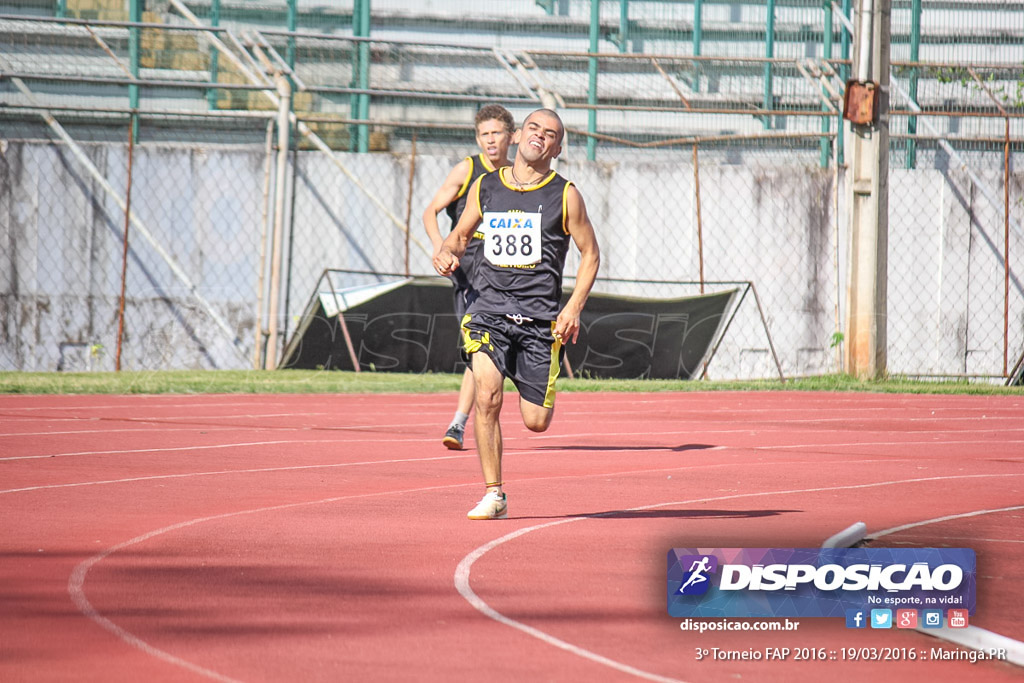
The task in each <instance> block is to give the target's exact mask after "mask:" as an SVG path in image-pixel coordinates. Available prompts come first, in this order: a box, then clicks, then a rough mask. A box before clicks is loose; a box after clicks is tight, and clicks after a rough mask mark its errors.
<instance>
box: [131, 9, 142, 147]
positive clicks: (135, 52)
mask: <svg viewBox="0 0 1024 683" xmlns="http://www.w3.org/2000/svg"><path fill="white" fill-rule="evenodd" d="M144 2H145V0H131V2H130V3H129V5H128V20H129V21H131V22H134V23H138V22H140V21H142V5H143V3H144ZM128 62H129V69H131V72H132V76H134V77H135V78H138V77H139V27H138V26H132V27H131V28H129V29H128ZM128 108H129V109H131V110H132V114H131V118H132V139H133V140H136V141H137V140H138V139H139V117H138V115H136V113H135V110H137V109H138V108H139V86H137V85H135V84H134V83H132V84H130V85H129V86H128Z"/></svg>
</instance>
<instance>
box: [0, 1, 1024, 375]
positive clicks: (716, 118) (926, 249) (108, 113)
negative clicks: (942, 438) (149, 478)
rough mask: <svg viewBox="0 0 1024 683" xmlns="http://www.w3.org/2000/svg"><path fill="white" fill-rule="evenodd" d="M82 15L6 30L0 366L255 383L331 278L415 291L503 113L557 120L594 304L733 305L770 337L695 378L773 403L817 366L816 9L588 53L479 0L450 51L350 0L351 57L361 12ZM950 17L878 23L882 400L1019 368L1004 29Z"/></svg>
mask: <svg viewBox="0 0 1024 683" xmlns="http://www.w3.org/2000/svg"><path fill="white" fill-rule="evenodd" d="M92 1H93V5H89V7H90V9H85V7H86V5H87V3H86V2H85V0H80V2H77V3H76V2H75V1H74V0H67V2H66V3H65V4H64V6H63V8H61V7H60V6H59V3H58V7H57V8H56V10H57V11H51V9H50V7H49V4H47V6H46V8H42V3H36V4H37V5H39V6H40V13H42V12H43V9H45V11H46V13H50V14H56V15H59V14H64V18H62V17H56V18H53V17H50V18H46V17H31V16H28V15H23V16H19V17H15V16H13V15H11V14H8V15H4V16H3V17H2V18H0V60H2V61H0V69H2V71H3V73H2V76H0V138H2V143H0V151H2V154H0V173H2V174H3V178H4V183H3V188H4V191H3V192H2V194H0V231H3V235H4V236H5V238H6V240H7V244H6V245H5V252H6V253H8V254H9V255H10V257H9V258H8V259H7V263H8V264H9V266H8V267H5V268H4V269H3V271H4V274H3V276H2V277H0V302H2V306H3V308H4V311H3V312H4V320H3V325H4V337H3V339H4V342H3V345H2V346H0V367H3V368H4V369H26V370H54V369H63V370H67V369H100V368H102V369H110V368H112V367H115V365H117V364H118V363H120V366H121V367H125V368H131V369H165V368H177V367H244V366H247V365H252V364H259V363H261V362H263V361H265V359H266V358H267V356H268V355H269V356H270V357H274V356H275V355H277V354H278V353H279V351H280V348H281V347H282V346H283V344H284V342H285V340H286V339H287V336H288V334H289V333H290V332H291V331H292V330H294V327H295V324H296V317H297V316H298V315H299V314H300V313H301V311H302V309H303V307H304V306H305V303H306V300H307V298H308V297H309V295H310V294H311V292H312V290H313V288H314V287H315V284H316V282H317V280H318V278H319V276H320V274H321V273H322V272H323V271H324V270H325V269H328V268H335V269H342V270H351V271H359V272H361V273H365V274H366V275H362V276H359V277H355V276H354V280H353V281H356V280H358V281H360V282H364V281H366V280H367V279H371V280H373V279H377V280H383V279H386V278H387V277H390V275H389V274H404V273H411V274H430V273H431V272H432V271H431V269H430V265H429V254H428V250H429V243H428V242H427V240H426V238H425V236H424V234H423V232H422V229H421V227H420V223H419V215H420V213H421V212H422V209H423V207H424V206H425V205H426V204H427V203H428V201H429V199H430V197H431V195H432V194H433V192H434V191H435V190H436V189H437V187H438V186H439V185H440V183H441V181H442V180H443V178H444V176H445V174H446V173H447V172H448V170H450V168H451V166H452V164H453V163H455V162H456V161H457V160H458V159H460V158H461V157H463V156H465V155H466V154H470V153H472V152H473V151H474V147H473V144H472V116H473V113H474V112H475V110H476V109H477V108H478V107H479V106H480V105H482V104H484V103H486V102H500V103H504V104H505V105H506V106H507V107H508V108H509V109H510V110H511V111H512V112H513V114H514V116H515V118H516V119H517V120H522V118H523V117H524V116H525V115H526V114H527V113H528V112H529V111H531V110H533V109H535V108H537V107H538V106H541V104H550V105H553V106H555V107H556V108H558V109H559V110H560V112H561V113H562V115H563V118H564V119H565V121H566V124H567V129H568V138H567V150H566V153H565V154H564V156H563V159H562V160H561V161H560V166H559V170H560V172H562V173H563V174H565V175H567V177H570V178H572V179H573V180H574V181H575V182H577V184H578V185H579V186H580V188H581V191H582V192H583V194H584V197H585V198H586V200H587V202H588V208H589V209H590V211H591V214H592V217H593V218H594V221H595V224H596V226H597V229H598V235H599V239H600V241H601V243H602V246H603V251H604V256H605V258H604V265H603V268H602V281H601V282H599V283H598V289H599V290H602V291H609V292H615V293H624V294H631V295H642V296H653V297H667V296H680V295H686V294H696V293H698V292H700V291H701V290H704V291H708V290H713V289H714V288H715V287H716V286H718V285H716V284H714V283H717V282H726V281H728V282H733V281H752V282H754V283H755V284H756V287H757V291H758V292H759V293H760V299H761V303H762V305H763V310H764V313H765V320H764V321H762V320H761V317H760V315H759V312H758V310H757V307H756V306H755V305H754V302H753V301H749V300H747V301H745V302H744V303H743V305H742V307H741V309H740V310H738V311H737V312H736V319H735V322H734V324H733V325H732V326H731V327H730V331H729V333H728V337H727V339H726V340H724V342H723V344H722V347H721V349H720V351H719V353H718V354H717V355H716V358H715V361H714V365H713V366H712V367H711V368H710V373H709V374H710V375H711V376H713V377H715V376H717V377H772V376H775V374H776V372H775V365H774V363H773V362H772V359H771V353H770V351H771V348H770V344H769V337H768V335H769V334H770V335H771V338H772V339H774V341H775V345H776V346H777V347H778V350H779V356H780V358H781V362H782V365H783V369H784V371H785V372H786V374H788V375H799V374H818V373H823V372H833V371H837V370H841V366H840V364H839V363H840V362H839V355H838V353H837V344H838V343H840V340H841V333H842V327H843V319H842V312H843V307H844V286H845V285H844V282H845V281H844V277H845V273H844V271H845V249H846V246H847V245H846V243H845V240H846V239H847V238H846V237H845V235H846V228H845V224H844V217H845V207H844V206H843V199H842V197H843V192H842V188H843V184H844V182H845V178H844V167H843V163H842V161H843V159H842V156H843V146H842V136H841V135H839V131H840V118H839V113H838V112H839V104H838V100H839V98H840V96H841V93H842V86H843V73H844V71H843V70H844V67H845V65H846V62H845V61H844V54H845V53H844V52H843V43H844V36H846V35H847V30H846V28H844V22H843V20H842V18H841V16H840V15H841V14H842V9H843V8H842V6H841V3H835V4H833V5H825V6H823V5H822V4H820V3H818V2H813V3H811V2H800V1H796V0H790V1H788V2H778V3H771V2H762V3H730V4H728V5H725V4H719V3H715V2H706V3H701V2H699V1H697V2H679V3H670V2H653V1H651V2H641V1H640V0H633V1H632V2H628V3H625V2H619V1H618V0H616V1H615V2H602V3H599V9H600V17H599V21H598V26H599V29H600V30H599V31H598V32H597V33H598V42H597V47H598V50H597V51H593V50H590V49H589V46H590V45H591V44H592V43H591V40H592V38H593V36H592V35H591V31H590V26H592V25H593V22H591V19H592V15H591V13H590V11H591V4H590V3H589V2H577V1H575V0H574V1H572V2H568V1H559V0H553V1H551V2H537V3H527V2H524V3H492V4H493V6H491V5H488V3H487V2H484V3H482V4H483V5H488V7H487V9H489V10H492V11H490V12H482V11H481V3H480V2H477V3H473V6H474V7H475V8H476V11H475V13H474V16H480V15H486V16H487V19H486V20H476V19H474V20H472V21H468V23H467V22H462V23H460V24H459V25H458V28H457V29H454V28H453V23H452V21H451V19H450V14H449V15H444V14H439V13H438V12H430V11H426V10H422V9H416V8H415V7H414V5H418V4H417V3H401V2H397V1H395V2H384V1H383V0H376V1H375V2H374V3H373V15H372V16H373V22H374V23H373V36H372V37H371V36H370V35H369V32H368V31H366V32H365V34H364V35H356V34H357V33H359V31H358V30H356V28H355V26H354V24H355V22H354V18H356V17H358V16H359V13H360V11H362V10H361V7H363V6H364V5H363V2H361V1H357V2H354V3H349V4H348V5H347V6H342V7H339V8H335V9H334V10H332V11H330V12H321V11H318V10H316V9H315V8H314V7H313V5H312V4H310V3H304V2H302V1H301V0H300V1H299V2H297V3H288V2H280V3H248V2H235V3H227V2H223V3H218V2H216V1H214V2H207V3H197V2H187V3H182V2H179V1H178V0H166V1H165V2H151V3H147V4H146V6H145V7H143V6H141V4H134V3H131V2H128V3H125V2H121V3H120V6H121V7H122V8H128V9H131V8H132V7H134V9H135V14H134V15H132V14H131V13H129V12H125V14H123V15H110V16H102V17H101V16H100V15H99V14H98V13H99V12H103V11H108V12H114V11H115V9H110V8H107V9H102V7H101V6H102V5H103V3H104V2H105V0H92ZM115 4H117V3H115ZM456 4H457V3H456ZM847 4H848V3H847ZM971 4H973V5H975V7H974V12H973V13H967V10H966V8H965V7H960V6H958V5H957V4H956V3H942V4H941V7H940V6H939V4H938V3H930V2H927V1H925V2H923V3H918V2H906V3H897V4H896V6H894V7H893V33H894V39H893V59H894V66H893V77H894V89H893V98H892V101H893V113H892V117H891V124H890V125H891V132H892V144H891V149H890V162H891V174H890V181H889V184H890V198H889V206H890V224H889V244H890V256H889V282H888V289H889V297H888V300H889V349H890V351H889V368H890V371H891V372H894V373H900V374H913V375H943V376H949V375H961V374H964V375H972V376H992V377H996V376H1002V375H1005V374H1006V373H1007V368H1008V366H1009V365H1012V364H1013V361H1014V360H1015V358H1016V357H1017V356H1018V355H1019V354H1020V352H1021V349H1022V348H1024V290H1022V285H1021V275H1020V273H1019V264H1020V263H1022V262H1024V260H1022V258H1021V251H1022V249H1024V245H1022V241H1024V236H1022V233H1021V228H1020V225H1021V224H1022V222H1024V215H1022V214H1024V208H1022V196H1024V195H1022V176H1021V174H1019V173H1017V172H1016V171H1015V169H1014V155H1016V154H1019V152H1020V150H1021V149H1022V147H1024V127H1022V121H1024V115H1022V112H1021V103H1020V92H1021V91H1020V88H1021V86H1020V83H1021V81H1022V80H1024V76H1022V73H1021V65H1020V64H1015V63H1013V62H1011V61H1009V59H1007V58H1006V55H1007V54H1008V50H1010V46H1011V45H1012V41H1011V38H1012V37H1013V36H1016V39H1017V40H1018V44H1019V40H1020V39H1021V37H1024V25H1019V26H1018V24H1019V23H1020V22H1021V21H1022V17H1024V11H1022V9H1021V8H1020V7H1017V6H1012V7H1010V6H1008V5H1007V4H1006V3H998V7H997V3H971ZM965 5H966V4H965ZM922 6H923V11H922V10H921V8H922ZM933 6H934V7H935V9H931V7H933ZM365 7H366V8H367V9H368V7H369V5H368V4H367V5H365ZM737 7H739V8H740V9H739V10H737V9H736V8H737ZM979 7H980V8H981V9H979ZM508 8H512V9H508ZM623 8H625V12H626V14H625V16H623V14H622V12H623ZM143 10H145V12H146V14H143ZM449 11H450V12H452V13H454V12H457V11H458V8H457V7H451V8H450V10H449ZM91 12H96V13H97V14H96V15H95V16H92V15H91V14H90V13H91ZM150 12H152V13H151V14H150ZM769 13H771V15H772V16H773V17H774V19H773V20H771V21H769V19H768V14H769ZM915 16H917V17H918V19H917V21H918V26H917V28H914V26H913V24H914V22H915V19H914V17H915ZM964 16H970V17H976V16H980V17H985V18H992V17H1000V18H1001V19H1000V20H999V23H998V26H1000V27H1001V29H1000V30H1001V32H999V33H998V36H997V37H996V38H992V39H991V40H990V42H989V43H984V44H983V43H981V42H978V41H975V42H971V43H970V45H971V46H972V47H971V48H970V49H969V50H968V51H967V52H965V53H962V54H966V55H968V56H970V57H971V58H972V59H976V60H977V61H974V62H971V63H968V62H963V61H956V59H958V58H959V57H960V56H961V55H950V57H949V61H942V59H944V57H943V54H942V51H943V50H952V49H954V48H952V47H949V46H947V45H945V44H944V43H942V41H940V40H939V39H937V38H936V37H935V36H936V35H939V36H941V35H942V30H944V28H945V27H949V26H954V25H957V24H956V22H957V21H958V20H962V18H963V17H964ZM76 17H86V18H85V19H82V18H76ZM698 17H699V19H698ZM958 18H959V19H958ZM257 19H261V21H260V22H257V21H256V20H257ZM289 21H291V22H292V23H293V24H294V27H295V28H296V29H299V30H287V29H288V24H289ZM316 21H320V23H319V24H316V23H315V22H316ZM972 21H974V20H973V19H972ZM687 22H689V23H687ZM1014 22H1017V24H1015V23H1014ZM211 23H212V24H216V26H210V25H209V24H211ZM967 23H969V22H965V21H961V24H967ZM282 24H283V25H282ZM772 24H774V25H772ZM679 26H682V28H679ZM1007 26H1009V28H1007ZM430 27H433V33H432V34H431V36H430V39H429V40H427V39H425V38H424V37H423V33H424V31H425V30H427V29H429V28H430ZM510 27H511V28H510ZM922 27H923V28H922ZM314 28H315V29H317V30H319V31H323V33H322V34H312V33H310V32H309V31H308V29H314ZM989 28H990V25H989V24H986V23H984V22H980V23H976V24H974V25H970V26H968V30H969V32H973V33H977V34H979V35H980V34H982V33H985V32H988V30H989ZM517 32H518V33H517ZM452 35H460V36H464V37H465V39H459V40H455V39H451V40H447V41H446V40H445V38H446V36H452ZM915 35H917V36H918V38H917V39H915V38H914V36H915ZM1005 36H1009V37H1005ZM915 41H916V42H917V47H916V48H915V47H914V43H915ZM769 43H772V44H771V45H770V46H769ZM829 46H830V47H829ZM964 49H966V48H964ZM826 53H830V54H826ZM904 57H905V58H904ZM901 60H902V61H901ZM1000 60H1002V61H1000ZM274 69H277V70H278V71H279V72H281V73H286V74H289V75H290V79H291V83H290V87H291V88H292V94H291V105H290V107H289V109H288V111H289V112H290V115H291V118H290V121H289V123H288V124H287V126H286V128H287V130H288V132H289V133H290V135H289V137H288V138H287V140H286V141H285V142H284V146H285V149H286V154H283V155H282V154H279V149H280V144H281V141H280V140H279V138H278V135H277V128H276V127H275V122H276V121H277V118H278V115H279V111H278V103H279V97H280V96H279V94H278V91H277V85H276V84H275V82H274V79H273V75H272V73H271V72H272V71H273V70H274ZM129 204H130V206H129ZM128 208H130V211H127V210H126V209H128ZM126 214H128V215H130V216H131V218H130V220H126V218H125V216H126ZM275 232H276V234H277V235H278V236H279V241H278V242H277V244H278V249H279V258H275V255H274V244H275V239H274V236H275ZM126 234H127V236H128V239H127V241H126V240H125V235H126ZM126 244H127V245H128V246H127V249H125V245H126ZM274 264H280V266H279V269H278V270H276V272H275V268H274ZM574 268H575V263H574V262H573V261H571V260H570V263H569V265H568V266H567V272H568V273H572V272H574ZM1015 269H1016V270H1015ZM274 278H279V280H277V279H274ZM721 286H723V287H724V286H727V285H721ZM122 288H123V291H124V296H123V302H124V303H123V315H122V313H121V308H122V303H121V301H122V296H121V291H122ZM272 302H276V303H272ZM121 320H123V323H124V329H123V334H119V332H118V328H117V326H118V323H119V321H121ZM268 345H269V346H268ZM268 348H269V353H268Z"/></svg>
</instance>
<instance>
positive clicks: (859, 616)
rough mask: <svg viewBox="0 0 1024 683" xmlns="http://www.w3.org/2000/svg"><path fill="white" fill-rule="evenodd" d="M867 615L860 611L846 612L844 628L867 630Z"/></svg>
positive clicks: (849, 610) (851, 610)
mask: <svg viewBox="0 0 1024 683" xmlns="http://www.w3.org/2000/svg"><path fill="white" fill-rule="evenodd" d="M867 627H868V618H867V614H866V612H865V611H864V610H862V609H848V610H846V628H867Z"/></svg>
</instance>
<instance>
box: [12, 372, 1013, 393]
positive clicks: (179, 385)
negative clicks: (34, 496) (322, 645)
mask: <svg viewBox="0 0 1024 683" xmlns="http://www.w3.org/2000/svg"><path fill="white" fill-rule="evenodd" d="M460 381H461V375H455V374H434V373H428V374H402V373H388V372H360V373H355V372H342V371H336V370H273V371H265V370H181V371H122V372H0V393H2V394H221V393H223V394H302V393H305V394H345V393H415V392H419V393H439V392H457V391H458V390H459V383H460ZM506 388H507V389H510V390H511V389H512V388H513V387H512V385H511V383H506ZM558 390H559V391H565V392H570V391H576V392H582V391H622V392H646V391H867V392H877V393H908V394H985V395H996V394H1004V395H1016V396H1022V395H1024V387H1005V386H1003V385H1002V384H1001V383H1000V384H995V383H994V380H993V382H990V383H984V382H978V381H973V382H968V381H967V380H944V381H939V380H936V381H928V382H925V381H914V380H910V379H901V378H889V379H886V380H880V381H861V380H857V379H854V378H852V377H849V376H846V375H825V376H820V377H807V378H799V379H790V380H787V381H786V382H785V383H782V382H780V381H778V380H743V381H685V380H660V379H656V380H643V379H637V380H611V379H566V378H562V379H559V380H558Z"/></svg>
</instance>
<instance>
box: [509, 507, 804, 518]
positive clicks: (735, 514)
mask: <svg viewBox="0 0 1024 683" xmlns="http://www.w3.org/2000/svg"><path fill="white" fill-rule="evenodd" d="M791 512H803V510H679V509H671V508H667V509H663V510H608V511H606V512H581V513H578V514H568V515H536V516H532V517H531V516H524V517H518V516H517V517H516V519H573V518H580V519H754V518H756V517H774V516H776V515H785V514H789V513H791Z"/></svg>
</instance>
